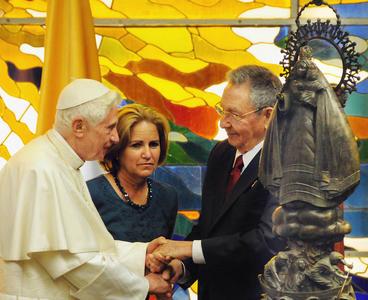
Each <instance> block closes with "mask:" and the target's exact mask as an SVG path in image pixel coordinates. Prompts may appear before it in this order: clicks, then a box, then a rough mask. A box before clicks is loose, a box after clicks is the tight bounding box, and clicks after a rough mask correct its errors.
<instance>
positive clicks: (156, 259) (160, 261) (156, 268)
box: [146, 236, 171, 273]
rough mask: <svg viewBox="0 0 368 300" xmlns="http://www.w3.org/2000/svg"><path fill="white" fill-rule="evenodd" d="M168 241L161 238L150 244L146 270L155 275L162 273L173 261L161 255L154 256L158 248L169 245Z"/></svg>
mask: <svg viewBox="0 0 368 300" xmlns="http://www.w3.org/2000/svg"><path fill="white" fill-rule="evenodd" d="M167 241H168V240H167V239H165V238H164V237H162V236H160V237H158V238H156V239H154V240H153V241H151V242H150V243H149V244H148V247H147V254H146V268H147V269H149V271H150V272H153V273H161V271H162V270H163V269H164V268H165V266H166V265H167V264H168V263H169V262H170V261H171V258H170V257H167V258H166V257H163V256H162V255H159V254H156V255H154V254H152V253H153V252H154V251H155V250H156V249H157V248H158V247H160V246H162V245H164V244H165V243H167Z"/></svg>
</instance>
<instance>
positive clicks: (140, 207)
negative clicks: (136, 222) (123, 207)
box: [112, 174, 152, 211]
mask: <svg viewBox="0 0 368 300" xmlns="http://www.w3.org/2000/svg"><path fill="white" fill-rule="evenodd" d="M112 176H113V177H114V180H115V183H116V185H117V186H118V188H119V190H120V192H121V193H122V194H123V196H124V199H125V202H126V203H127V204H129V205H130V206H131V207H133V208H134V209H137V210H139V211H144V210H145V209H146V208H147V207H148V206H149V204H150V202H151V199H152V182H151V179H149V178H147V187H148V193H147V203H146V204H137V203H134V202H133V201H132V199H130V197H129V195H128V193H127V192H126V190H125V189H124V188H123V186H122V185H121V184H120V180H119V178H118V176H117V175H114V174H112Z"/></svg>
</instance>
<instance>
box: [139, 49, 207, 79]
mask: <svg viewBox="0 0 368 300" xmlns="http://www.w3.org/2000/svg"><path fill="white" fill-rule="evenodd" d="M138 54H139V55H141V56H142V57H143V58H147V59H156V60H160V61H163V62H165V63H167V64H168V65H170V66H172V67H173V68H175V69H177V70H179V71H181V72H185V73H191V72H195V71H198V70H200V69H202V68H204V67H206V66H207V65H208V63H205V62H203V61H201V60H198V59H188V58H179V57H173V56H171V55H168V54H167V53H166V52H164V51H162V50H161V49H159V48H156V47H153V46H151V45H147V46H146V47H144V48H143V49H142V50H141V51H139V52H138Z"/></svg>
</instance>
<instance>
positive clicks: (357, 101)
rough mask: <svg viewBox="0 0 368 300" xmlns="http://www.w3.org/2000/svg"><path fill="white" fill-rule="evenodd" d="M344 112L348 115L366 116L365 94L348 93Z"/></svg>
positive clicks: (367, 109) (367, 110)
mask: <svg viewBox="0 0 368 300" xmlns="http://www.w3.org/2000/svg"><path fill="white" fill-rule="evenodd" d="M365 81H367V80H365ZM345 113H346V114H347V115H349V116H355V117H368V97H367V95H366V94H360V93H356V92H353V93H352V94H350V95H349V98H348V101H347V102H346V106H345Z"/></svg>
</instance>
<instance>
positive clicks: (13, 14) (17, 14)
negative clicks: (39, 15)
mask: <svg viewBox="0 0 368 300" xmlns="http://www.w3.org/2000/svg"><path fill="white" fill-rule="evenodd" d="M3 17H6V18H32V15H31V14H30V13H28V12H27V11H26V10H24V9H22V8H16V7H15V8H13V9H12V10H10V11H8V12H6V13H5V15H4V16H3Z"/></svg>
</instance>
